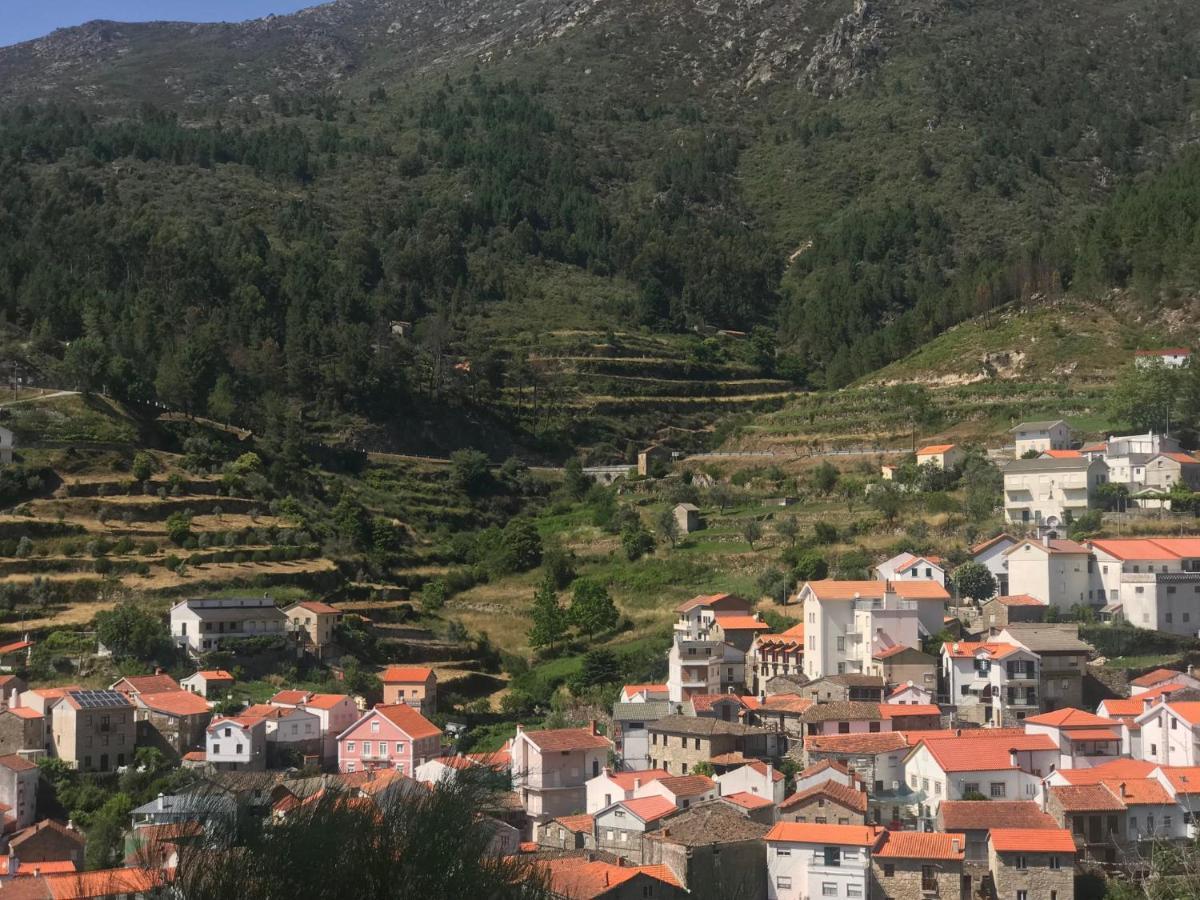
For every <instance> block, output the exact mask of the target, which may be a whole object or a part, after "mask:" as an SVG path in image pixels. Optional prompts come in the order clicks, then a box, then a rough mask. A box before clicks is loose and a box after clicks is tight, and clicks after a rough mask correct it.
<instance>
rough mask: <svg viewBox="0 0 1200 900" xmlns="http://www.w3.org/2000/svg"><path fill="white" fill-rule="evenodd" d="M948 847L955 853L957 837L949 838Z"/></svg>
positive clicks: (956, 850)
mask: <svg viewBox="0 0 1200 900" xmlns="http://www.w3.org/2000/svg"><path fill="white" fill-rule="evenodd" d="M950 849H951V850H953V851H954V852H955V853H957V852H958V838H956V837H952V838H950Z"/></svg>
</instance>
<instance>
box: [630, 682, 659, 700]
mask: <svg viewBox="0 0 1200 900" xmlns="http://www.w3.org/2000/svg"><path fill="white" fill-rule="evenodd" d="M621 693H622V694H624V695H625V696H626V697H632V696H633V695H634V694H643V693H644V694H665V693H667V686H666V685H665V684H627V685H625V687H623V688H621Z"/></svg>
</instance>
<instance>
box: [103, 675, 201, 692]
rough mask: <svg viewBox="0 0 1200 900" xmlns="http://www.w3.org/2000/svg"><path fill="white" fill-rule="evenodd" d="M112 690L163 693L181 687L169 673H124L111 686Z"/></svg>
mask: <svg viewBox="0 0 1200 900" xmlns="http://www.w3.org/2000/svg"><path fill="white" fill-rule="evenodd" d="M112 690H114V691H120V692H121V693H123V694H128V693H135V694H164V693H166V692H167V691H182V690H183V688H181V687H180V686H179V682H177V681H176V680H175V679H174V678H172V677H171V676H170V675H126V676H125V677H124V678H122V679H121V680H120V681H118V682H117V683H116V684H114V685H113V686H112Z"/></svg>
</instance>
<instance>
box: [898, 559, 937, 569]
mask: <svg viewBox="0 0 1200 900" xmlns="http://www.w3.org/2000/svg"><path fill="white" fill-rule="evenodd" d="M922 562H927V563H932V564H933V565H935V566H937V567H938V568H939V569H940V568H941V567H942V562H943V560H942V558H941V557H940V556H910V557H909V558H908V560H907V561H906V562H905V563H904V564H903V565H901V566H897V567H896V571H897V572H907V571H908V570H909V569H911V568H912V567H913V566H915V565H917V563H922Z"/></svg>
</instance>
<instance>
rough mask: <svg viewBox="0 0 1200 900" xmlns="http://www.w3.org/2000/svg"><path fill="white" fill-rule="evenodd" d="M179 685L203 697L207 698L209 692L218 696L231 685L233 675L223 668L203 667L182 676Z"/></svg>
mask: <svg viewBox="0 0 1200 900" xmlns="http://www.w3.org/2000/svg"><path fill="white" fill-rule="evenodd" d="M179 686H180V687H181V688H183V689H184V690H185V691H191V692H192V693H193V694H199V695H200V696H201V697H204V698H209V697H210V694H211V696H212V697H220V696H221V695H222V694H223V693H225V692H227V691H228V690H229V689H230V688H231V687H233V676H232V675H230V674H229V673H228V672H226V671H225V670H224V669H204V670H202V671H199V672H196V673H194V674H192V675H189V676H188V677H187V678H184V679H183V680H182V681H180V682H179Z"/></svg>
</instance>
